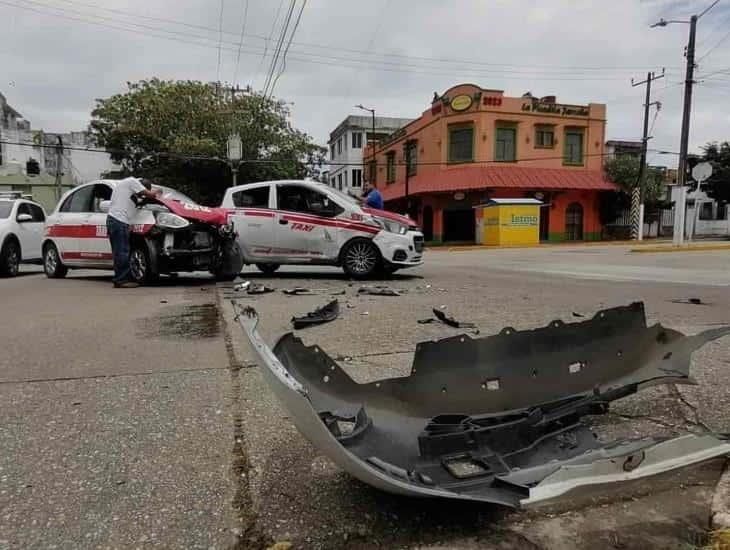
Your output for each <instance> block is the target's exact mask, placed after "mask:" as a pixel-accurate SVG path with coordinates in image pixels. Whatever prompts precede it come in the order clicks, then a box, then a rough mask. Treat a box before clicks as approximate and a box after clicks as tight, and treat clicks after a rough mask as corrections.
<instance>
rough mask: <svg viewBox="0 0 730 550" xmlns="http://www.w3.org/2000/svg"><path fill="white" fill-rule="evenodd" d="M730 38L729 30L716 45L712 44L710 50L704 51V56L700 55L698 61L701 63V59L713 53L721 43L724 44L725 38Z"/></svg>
mask: <svg viewBox="0 0 730 550" xmlns="http://www.w3.org/2000/svg"><path fill="white" fill-rule="evenodd" d="M728 38H730V31H728V32H727V34H725V36H723V37H722V38H721V39H720V40H719V41H718V42H717V43H716V44H715V45H714V46H712V47H711V48H710V49H709V50H707V51H706V52H705V53H704V54H703V55H702V57H700V58H699V59H698V60H697V63H699V62H700V61H702V60H703V59H704V58H705V57H707V56H708V55H710V54H711V53H712V52H713V51H714V50H715V49H716V48H717V47H718V46H720V44H722V43H723V42H725V40H727V39H728Z"/></svg>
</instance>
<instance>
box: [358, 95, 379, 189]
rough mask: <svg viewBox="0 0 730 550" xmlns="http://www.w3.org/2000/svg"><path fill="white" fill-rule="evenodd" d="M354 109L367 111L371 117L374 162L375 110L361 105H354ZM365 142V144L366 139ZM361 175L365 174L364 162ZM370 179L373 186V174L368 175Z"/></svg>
mask: <svg viewBox="0 0 730 550" xmlns="http://www.w3.org/2000/svg"><path fill="white" fill-rule="evenodd" d="M355 108H356V109H361V110H363V111H368V112H369V113H370V116H371V117H372V121H373V160H375V143H376V139H375V109H370V108H369V107H364V106H363V104H362V103H361V104H360V105H355ZM365 141H366V142H367V139H366V140H365ZM363 173H365V163H364V161H363ZM370 179H371V180H373V181H371V182H370V183H372V184H373V185H375V182H374V175H373V174H370Z"/></svg>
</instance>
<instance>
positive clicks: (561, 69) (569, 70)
mask: <svg viewBox="0 0 730 550" xmlns="http://www.w3.org/2000/svg"><path fill="white" fill-rule="evenodd" d="M58 1H61V2H66V3H71V4H78V5H82V6H88V7H92V8H95V9H100V10H104V11H109V12H112V13H119V14H122V15H123V16H125V17H131V18H138V19H143V20H152V21H159V22H166V23H170V24H174V25H180V26H185V27H189V28H193V29H201V30H207V31H211V32H215V33H216V34H218V35H219V38H220V34H221V33H222V34H230V35H234V36H239V34H238V33H234V32H230V31H226V30H219V29H215V28H213V27H206V26H203V25H193V24H189V23H185V22H180V21H175V20H171V19H165V18H159V17H151V16H139V15H134V14H130V13H128V12H125V11H122V10H114V9H111V8H103V7H100V6H94V5H93V4H88V3H84V2H79V1H74V0H58ZM3 3H5V4H6V5H9V6H13V7H16V8H20V9H29V8H28V7H27V6H25V5H18V4H9V3H7V2H3ZM25 3H26V4H28V3H30V4H35V5H38V6H42V7H44V8H48V9H54V10H59V11H62V12H69V13H73V14H77V15H82V16H85V17H96V18H99V19H102V20H105V21H112V22H117V23H121V24H124V25H135V26H139V27H142V28H146V29H149V30H153V31H157V32H165V33H170V34H176V35H182V36H188V37H193V38H197V39H201V40H208V41H210V40H213V39H212V38H210V37H207V36H201V35H196V34H191V33H184V32H181V31H175V30H169V29H163V28H160V27H152V26H149V25H143V24H141V23H134V22H129V21H120V20H119V19H115V18H109V17H104V16H100V15H97V14H94V13H89V12H84V11H75V10H69V9H68V8H61V7H57V6H53V5H48V4H45V3H42V2H38V1H33V0H25ZM282 4H283V0H282V2H280V6H279V7H281V5H282ZM30 11H36V12H37V13H40V12H38V11H37V10H32V9H31V10H30ZM277 19H278V11H277V17H276V18H275V20H274V24H275V23H276V20H277ZM272 34H273V27H272ZM245 38H253V39H257V40H261V41H263V42H264V43H265V50H264V51H266V50H267V49H268V45H269V43H270V42H271V41H272V35H269V37H266V36H262V35H257V34H245ZM239 41H240V37H239ZM216 42H218V41H216ZM222 42H223V43H227V44H232V45H234V46H235V45H237V44H238V41H236V42H229V41H225V40H223V41H222ZM292 45H293V46H301V47H304V48H318V49H325V50H327V51H332V50H333V49H336V50H338V51H342V52H350V53H353V54H358V55H359V56H360V57H362V56H363V55H365V56H371V57H374V56H377V57H385V58H387V59H392V58H400V59H410V60H418V61H426V62H429V63H433V62H438V63H448V64H450V65H453V64H455V63H461V64H466V65H475V66H481V67H502V68H503V69H499V71H494V72H500V71H502V72H503V71H505V70H506V69H504V68H509V67H518V68H521V69H526V72H521V71H520V72H518V71H508V72H514V73H517V74H529V75H532V74H534V73H535V72H538V73H540V74H551V72H555V71H556V70H557V72H558V73H561V74H573V73H574V72H575V71H609V72H616V71H624V70H628V69H639V68H645V66H625V67H620V66H566V65H562V66H546V65H519V64H518V65H515V64H508V63H489V62H484V61H481V60H474V59H453V58H433V57H424V56H412V55H404V54H398V53H388V52H384V53H377V52H371V51H366V50H358V49H352V48H341V47H336V48H335V47H333V46H331V45H322V44H311V43H301V42H294V41H293V42H292ZM299 53H300V54H302V55H318V54H313V53H309V52H299ZM340 59H344V60H348V61H361V59H353V58H340ZM364 61H366V62H369V63H384V62H385V61H382V60H372V59H371V60H364ZM390 64H391V65H399V63H393V62H390ZM670 68H674V69H678V68H679V67H670Z"/></svg>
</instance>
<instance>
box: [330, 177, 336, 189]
mask: <svg viewBox="0 0 730 550" xmlns="http://www.w3.org/2000/svg"><path fill="white" fill-rule="evenodd" d="M330 183H331V184H332V187H335V186H336V182H335V178H332V179H330Z"/></svg>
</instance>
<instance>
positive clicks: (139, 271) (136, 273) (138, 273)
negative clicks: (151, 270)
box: [129, 250, 147, 281]
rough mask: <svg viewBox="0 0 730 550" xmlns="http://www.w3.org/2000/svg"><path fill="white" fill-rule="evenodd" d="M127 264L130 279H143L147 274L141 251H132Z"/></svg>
mask: <svg viewBox="0 0 730 550" xmlns="http://www.w3.org/2000/svg"><path fill="white" fill-rule="evenodd" d="M129 264H130V268H131V271H132V277H134V279H135V280H136V281H141V280H142V279H144V276H145V273H146V272H147V265H146V263H145V258H144V254H143V253H142V251H141V250H133V251H132V255H131V257H130V258H129Z"/></svg>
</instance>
